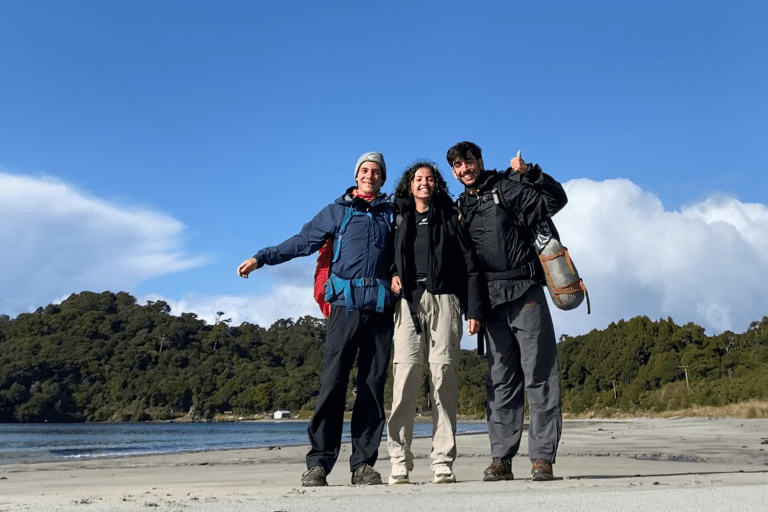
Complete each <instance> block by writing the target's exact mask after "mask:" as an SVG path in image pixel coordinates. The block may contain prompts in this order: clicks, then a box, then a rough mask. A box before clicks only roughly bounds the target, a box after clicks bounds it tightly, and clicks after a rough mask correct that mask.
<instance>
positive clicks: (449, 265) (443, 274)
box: [392, 192, 483, 320]
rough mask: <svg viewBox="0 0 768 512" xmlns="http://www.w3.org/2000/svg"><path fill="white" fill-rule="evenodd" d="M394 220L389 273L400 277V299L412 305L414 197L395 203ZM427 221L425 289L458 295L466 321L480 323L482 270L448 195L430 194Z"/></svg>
mask: <svg viewBox="0 0 768 512" xmlns="http://www.w3.org/2000/svg"><path fill="white" fill-rule="evenodd" d="M394 218H395V235H394V243H393V246H394V252H395V255H394V264H393V268H392V272H393V274H396V275H399V276H400V280H401V281H402V285H403V296H404V297H405V299H406V300H407V301H408V302H409V304H412V302H413V292H414V291H415V289H416V269H415V263H414V262H413V261H412V259H411V258H409V257H408V254H409V251H408V250H407V248H408V247H413V244H414V240H415V237H416V220H415V219H416V204H415V202H414V200H413V198H408V199H403V198H398V199H395V200H394ZM427 219H428V222H429V250H430V253H429V271H428V273H427V282H426V290H427V291H428V292H430V293H432V294H453V295H457V296H458V297H459V300H460V301H461V304H462V309H464V311H465V316H466V318H468V319H470V318H471V319H475V320H482V318H483V316H482V296H483V290H482V288H483V285H482V269H481V268H480V264H479V261H478V259H477V256H476V255H475V252H474V250H473V248H472V244H471V242H470V241H469V238H468V237H467V234H466V232H465V231H464V229H463V228H462V227H461V224H460V223H459V219H458V212H457V211H456V209H455V208H454V205H453V202H452V201H451V198H450V197H448V195H447V194H444V193H437V192H436V193H435V194H433V197H432V200H431V204H430V208H429V214H428V215H427Z"/></svg>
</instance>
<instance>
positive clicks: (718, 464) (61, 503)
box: [0, 418, 768, 512]
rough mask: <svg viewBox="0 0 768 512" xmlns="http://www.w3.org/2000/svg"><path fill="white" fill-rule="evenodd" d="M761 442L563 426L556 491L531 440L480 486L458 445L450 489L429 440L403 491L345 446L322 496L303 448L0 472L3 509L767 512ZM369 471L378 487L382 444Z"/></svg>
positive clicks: (469, 446) (419, 442)
mask: <svg viewBox="0 0 768 512" xmlns="http://www.w3.org/2000/svg"><path fill="white" fill-rule="evenodd" d="M766 436H768V420H766V419H757V420H744V419H731V418H711V419H706V418H680V419H605V420H594V419H585V420H566V421H565V422H564V429H563V436H562V439H561V444H560V448H559V452H558V457H557V461H556V463H555V464H554V472H555V477H556V480H555V481H553V482H532V481H531V480H530V479H529V478H528V477H529V474H528V473H529V472H530V463H529V462H528V461H527V457H526V452H527V432H524V433H523V440H522V445H521V446H522V447H521V453H520V454H519V455H518V456H517V457H516V458H515V459H514V460H513V472H514V473H515V477H516V480H513V481H509V482H483V481H482V472H483V470H484V469H485V467H486V466H487V465H488V464H489V463H490V448H489V441H488V436H487V433H483V434H466V435H461V436H458V437H457V447H458V457H457V459H456V462H455V464H454V470H455V472H456V475H457V478H458V480H459V481H458V483H456V484H449V485H435V484H432V483H431V478H432V474H431V471H430V469H429V464H430V459H429V451H430V439H429V438H419V439H416V440H414V442H413V451H414V454H415V456H416V459H415V461H414V464H415V467H414V471H413V472H412V473H411V482H412V483H411V484H410V485H401V486H388V485H379V486H369V487H354V486H352V485H350V483H349V477H350V473H349V466H348V463H349V455H350V450H351V448H350V445H349V443H345V444H343V445H342V449H341V453H340V456H339V460H338V462H337V464H336V466H335V468H334V470H333V471H332V472H331V473H330V474H329V475H328V483H329V486H328V487H325V488H303V487H301V485H300V479H301V474H302V473H303V472H304V471H305V469H306V468H305V464H304V457H305V455H306V452H307V450H308V446H307V445H303V446H291V447H280V448H274V449H269V448H252V449H235V450H210V451H205V452H193V453H184V454H173V455H149V456H132V457H120V458H111V459H98V460H90V461H86V460H82V461H65V462H53V463H34V464H17V465H12V466H0V511H12V510H13V511H15V510H21V509H23V510H27V511H30V512H35V511H43V510H46V511H47V510H60V511H69V510H84V508H83V507H87V510H89V511H95V512H107V511H122V510H134V509H136V508H137V507H141V508H143V507H152V508H154V509H155V510H163V511H165V510H168V511H179V510H185V511H187V510H188V511H209V512H224V511H226V512H230V511H239V510H265V511H276V510H281V511H293V510H296V511H298V510H316V511H321V512H341V511H344V510H359V509H360V508H361V507H363V508H365V507H376V508H377V510H386V511H388V510H393V511H394V510H398V511H401V510H403V509H404V508H406V509H409V510H415V511H417V512H418V511H421V510H434V509H437V508H439V509H442V510H444V511H452V510H457V511H458V510H461V511H467V510H488V509H489V508H500V509H502V510H509V508H510V506H514V509H515V510H517V509H520V510H527V511H528V510H532V511H537V510H548V511H549V510H558V509H568V510H571V511H578V510H590V511H592V512H594V511H595V510H603V509H606V508H609V509H612V510H643V511H647V510H671V509H674V510H729V509H732V507H733V506H734V504H736V503H738V506H739V509H740V510H763V509H764V508H765V506H764V503H765V502H766V501H768V452H766V450H768V443H767V444H763V443H764V442H766ZM375 467H376V469H377V470H378V471H379V472H380V473H381V474H382V477H383V478H384V480H385V481H386V478H387V476H388V474H389V461H388V454H387V451H386V443H382V446H381V447H380V450H379V460H378V462H377V463H376V465H375ZM641 498H642V499H641ZM649 500H650V501H649ZM654 500H656V501H654ZM734 500H735V501H734Z"/></svg>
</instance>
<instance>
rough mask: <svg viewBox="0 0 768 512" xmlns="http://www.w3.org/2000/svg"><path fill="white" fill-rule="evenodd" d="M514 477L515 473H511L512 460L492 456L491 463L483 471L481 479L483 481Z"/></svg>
mask: <svg viewBox="0 0 768 512" xmlns="http://www.w3.org/2000/svg"><path fill="white" fill-rule="evenodd" d="M514 479H515V475H513V474H512V461H511V460H510V459H500V458H499V457H494V458H493V462H491V465H490V466H488V467H487V468H486V469H485V471H484V472H483V481H485V482H497V481H499V480H514Z"/></svg>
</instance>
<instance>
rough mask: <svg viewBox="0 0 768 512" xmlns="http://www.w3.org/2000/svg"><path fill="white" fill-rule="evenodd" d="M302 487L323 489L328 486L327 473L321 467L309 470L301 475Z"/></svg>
mask: <svg viewBox="0 0 768 512" xmlns="http://www.w3.org/2000/svg"><path fill="white" fill-rule="evenodd" d="M301 485H302V487H323V486H325V485H328V482H327V481H326V480H325V471H323V468H321V467H320V466H315V467H313V468H310V469H308V470H307V471H306V472H305V473H304V474H303V475H301Z"/></svg>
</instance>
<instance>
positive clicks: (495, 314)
mask: <svg viewBox="0 0 768 512" xmlns="http://www.w3.org/2000/svg"><path fill="white" fill-rule="evenodd" d="M484 325H485V333H486V347H487V351H486V353H487V358H488V379H487V383H486V389H487V392H488V409H487V415H488V434H489V437H490V439H491V456H492V457H500V458H503V459H509V458H512V457H514V456H515V455H516V454H517V451H518V449H519V448H520V438H521V436H522V433H523V420H524V405H525V404H524V400H525V398H524V395H523V391H525V393H526V394H527V396H528V405H529V412H530V423H529V426H528V456H529V458H530V459H538V458H541V459H546V460H548V461H551V462H554V461H555V456H556V455H557V445H558V443H559V442H560V432H561V430H562V416H561V412H560V378H559V375H558V369H557V343H556V341H555V332H554V327H553V326H552V317H551V315H550V313H549V306H548V305H547V299H546V297H545V296H544V290H543V289H542V287H541V286H532V287H531V288H529V289H528V291H526V292H525V294H524V295H523V296H522V297H520V298H518V299H516V300H514V301H512V302H506V303H504V304H501V305H499V306H497V307H495V308H494V309H493V310H492V312H491V314H490V315H489V316H488V317H487V318H486V319H485V324H484Z"/></svg>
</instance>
